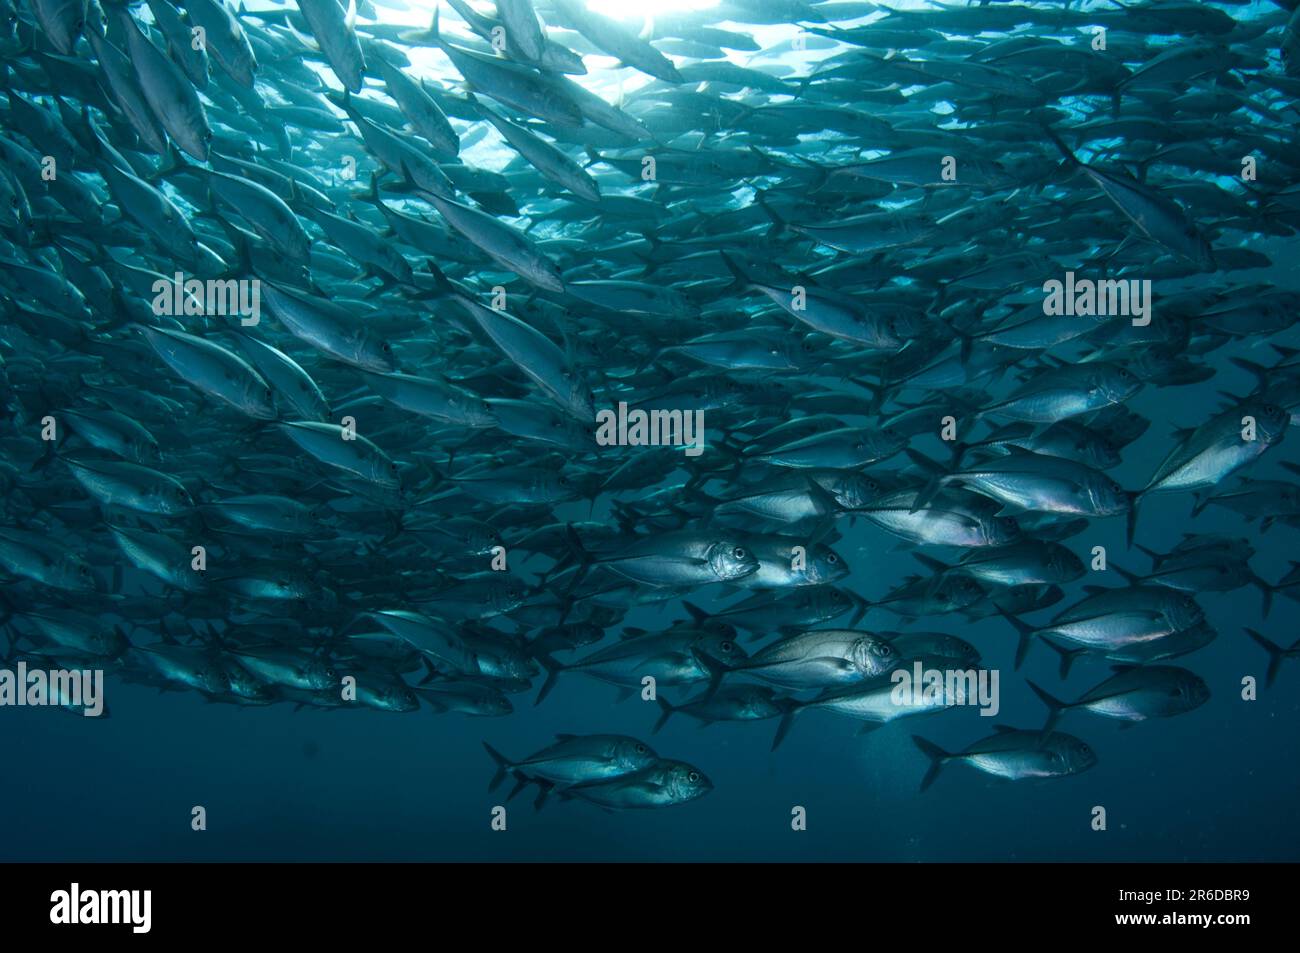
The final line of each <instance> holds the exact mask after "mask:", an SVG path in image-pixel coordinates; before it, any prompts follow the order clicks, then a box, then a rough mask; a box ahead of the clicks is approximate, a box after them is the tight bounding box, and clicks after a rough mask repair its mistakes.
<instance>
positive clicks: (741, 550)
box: [731, 546, 749, 559]
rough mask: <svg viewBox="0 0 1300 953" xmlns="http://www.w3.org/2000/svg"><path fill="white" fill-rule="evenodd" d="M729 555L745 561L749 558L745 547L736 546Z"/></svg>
mask: <svg viewBox="0 0 1300 953" xmlns="http://www.w3.org/2000/svg"><path fill="white" fill-rule="evenodd" d="M731 555H733V556H735V557H736V558H737V559H745V558H747V557H748V556H749V553H747V552H745V547H743V546H737V547H736V548H735V549H733V550H732V551H731Z"/></svg>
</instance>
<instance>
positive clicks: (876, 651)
mask: <svg viewBox="0 0 1300 953" xmlns="http://www.w3.org/2000/svg"><path fill="white" fill-rule="evenodd" d="M849 661H850V662H852V663H853V667H854V668H856V669H857V670H858V671H859V672H860V673H861V674H862V676H863V677H864V678H872V677H874V676H876V675H883V674H885V673H886V672H888V671H889V670H890V669H892V668H893V667H894V666H895V665H897V664H898V662H899V655H898V650H897V649H896V648H894V647H893V646H892V645H890V644H889V643H888V642H887V641H885V640H884V639H881V638H877V637H875V636H873V635H864V636H863V637H862V638H859V639H855V640H854V642H853V645H852V646H850V648H849Z"/></svg>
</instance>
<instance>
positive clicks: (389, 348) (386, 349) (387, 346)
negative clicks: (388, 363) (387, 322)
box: [382, 341, 393, 354]
mask: <svg viewBox="0 0 1300 953" xmlns="http://www.w3.org/2000/svg"><path fill="white" fill-rule="evenodd" d="M382 347H383V350H384V353H385V354H387V353H389V352H390V351H392V349H393V348H392V346H391V345H390V344H389V343H388V342H387V341H385V342H384V343H383V345H382Z"/></svg>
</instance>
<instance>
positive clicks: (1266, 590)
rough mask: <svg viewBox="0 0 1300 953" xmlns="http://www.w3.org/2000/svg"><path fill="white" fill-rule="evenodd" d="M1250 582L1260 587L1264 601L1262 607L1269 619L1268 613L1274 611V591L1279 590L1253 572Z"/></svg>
mask: <svg viewBox="0 0 1300 953" xmlns="http://www.w3.org/2000/svg"><path fill="white" fill-rule="evenodd" d="M1250 582H1251V585H1253V586H1255V587H1257V588H1258V589H1259V595H1260V599H1261V603H1262V604H1261V609H1262V610H1263V613H1264V618H1265V619H1267V618H1268V614H1269V613H1270V612H1272V611H1273V593H1275V592H1277V587H1276V586H1274V585H1272V584H1271V583H1269V582H1267V581H1266V580H1264V579H1261V578H1260V577H1259V576H1256V575H1255V574H1254V573H1251V580H1250Z"/></svg>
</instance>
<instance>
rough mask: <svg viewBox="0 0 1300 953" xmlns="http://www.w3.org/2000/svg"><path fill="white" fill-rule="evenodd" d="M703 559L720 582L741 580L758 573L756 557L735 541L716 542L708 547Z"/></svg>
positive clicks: (723, 540) (748, 549)
mask: <svg viewBox="0 0 1300 953" xmlns="http://www.w3.org/2000/svg"><path fill="white" fill-rule="evenodd" d="M705 558H706V559H707V560H708V562H709V566H710V567H711V568H712V569H713V574H714V575H715V576H717V577H718V580H719V581H720V582H727V581H730V580H732V579H743V578H744V577H745V576H749V575H752V574H753V573H755V572H757V571H758V556H756V555H755V554H754V551H753V550H752V549H750V548H749V547H748V546H744V545H742V544H741V543H740V541H739V540H735V539H720V540H718V541H716V542H715V543H713V545H712V546H710V547H709V549H708V555H707V556H706V557H705Z"/></svg>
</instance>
